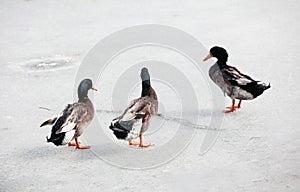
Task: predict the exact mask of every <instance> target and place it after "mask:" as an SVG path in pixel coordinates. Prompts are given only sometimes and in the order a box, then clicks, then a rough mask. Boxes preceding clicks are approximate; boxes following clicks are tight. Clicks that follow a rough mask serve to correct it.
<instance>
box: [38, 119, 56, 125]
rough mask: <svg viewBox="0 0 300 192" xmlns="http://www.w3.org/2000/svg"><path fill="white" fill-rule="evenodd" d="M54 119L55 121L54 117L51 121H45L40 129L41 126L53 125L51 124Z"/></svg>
mask: <svg viewBox="0 0 300 192" xmlns="http://www.w3.org/2000/svg"><path fill="white" fill-rule="evenodd" d="M56 119H57V117H55V118H53V119H48V120H47V121H45V122H44V123H42V124H41V125H40V127H43V126H45V125H53V124H54V123H55V121H56Z"/></svg>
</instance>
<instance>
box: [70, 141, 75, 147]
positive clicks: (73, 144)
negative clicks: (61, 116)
mask: <svg viewBox="0 0 300 192" xmlns="http://www.w3.org/2000/svg"><path fill="white" fill-rule="evenodd" d="M68 146H69V147H71V146H73V147H76V146H77V145H76V143H72V142H69V143H68Z"/></svg>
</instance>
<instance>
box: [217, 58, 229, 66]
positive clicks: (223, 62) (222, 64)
mask: <svg viewBox="0 0 300 192" xmlns="http://www.w3.org/2000/svg"><path fill="white" fill-rule="evenodd" d="M226 62H227V58H219V59H218V61H217V64H218V65H219V67H223V66H226V65H227V63H226Z"/></svg>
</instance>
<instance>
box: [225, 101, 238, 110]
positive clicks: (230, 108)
mask: <svg viewBox="0 0 300 192" xmlns="http://www.w3.org/2000/svg"><path fill="white" fill-rule="evenodd" d="M234 104H235V100H234V99H232V106H230V107H227V108H228V110H225V111H224V113H231V112H234V111H235V109H236V108H235V106H234Z"/></svg>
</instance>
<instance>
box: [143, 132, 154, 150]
mask: <svg viewBox="0 0 300 192" xmlns="http://www.w3.org/2000/svg"><path fill="white" fill-rule="evenodd" d="M153 145H154V144H152V143H148V144H143V136H142V134H141V135H140V147H145V148H146V147H150V146H153Z"/></svg>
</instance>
